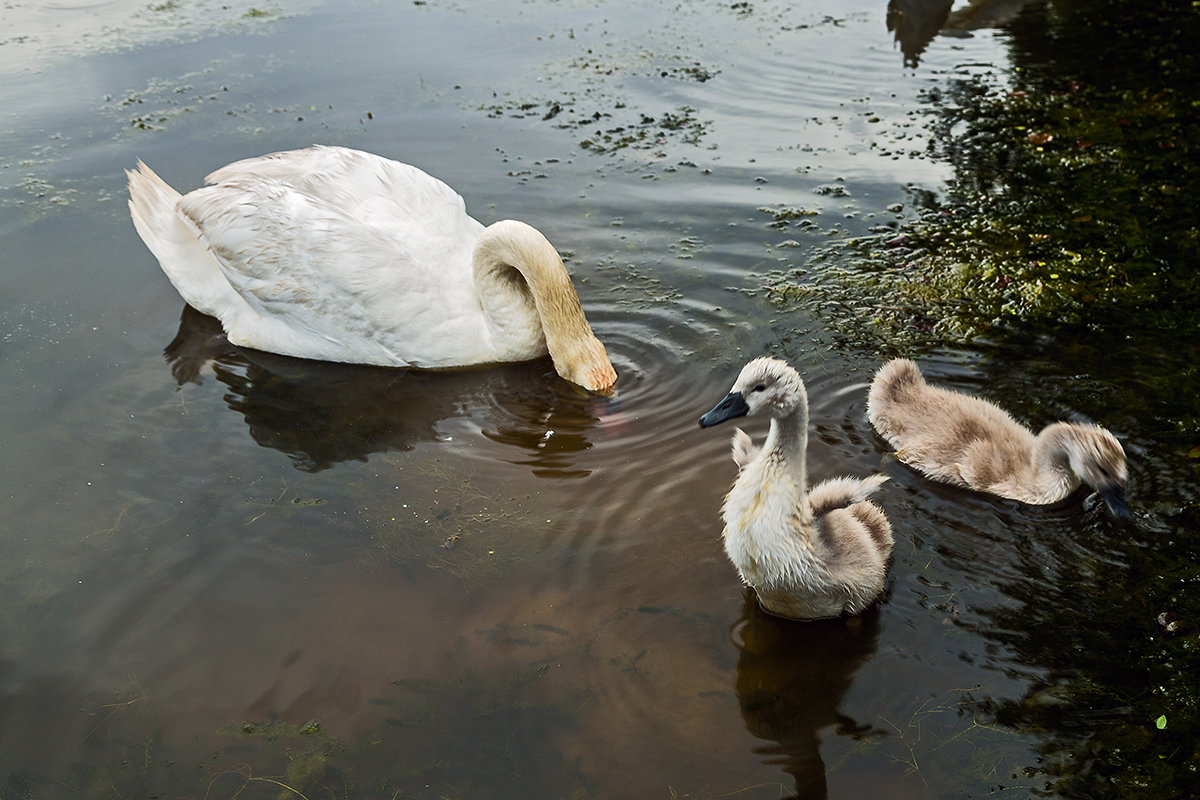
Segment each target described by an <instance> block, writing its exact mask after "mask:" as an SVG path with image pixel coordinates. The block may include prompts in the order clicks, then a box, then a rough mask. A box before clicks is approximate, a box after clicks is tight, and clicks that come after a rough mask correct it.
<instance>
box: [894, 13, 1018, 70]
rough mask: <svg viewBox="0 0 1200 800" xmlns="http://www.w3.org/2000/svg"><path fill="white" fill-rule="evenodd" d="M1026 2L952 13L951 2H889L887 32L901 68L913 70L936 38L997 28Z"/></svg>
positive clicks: (966, 34) (1011, 17) (964, 34)
mask: <svg viewBox="0 0 1200 800" xmlns="http://www.w3.org/2000/svg"><path fill="white" fill-rule="evenodd" d="M1025 2H1026V0H971V2H969V3H967V5H966V6H964V7H962V8H960V9H958V10H956V11H954V12H953V13H951V11H950V7H951V6H952V5H954V0H888V10H887V28H888V30H889V31H891V32H892V33H893V34H894V35H895V38H896V43H897V44H899V45H900V52H901V53H903V54H904V65H905V66H906V67H915V66H917V64H918V63H919V62H920V60H921V54H922V53H924V52H925V48H926V47H927V46H928V45H929V43H930V42H931V41H933V38H934V37H935V36H937V35H938V34H941V35H943V36H969V35H970V31H973V30H980V29H982V28H994V27H998V26H1000V25H1002V24H1004V23H1006V22H1008V21H1009V20H1011V19H1013V18H1014V17H1016V16H1017V14H1019V13H1020V11H1021V7H1022V6H1024V5H1025Z"/></svg>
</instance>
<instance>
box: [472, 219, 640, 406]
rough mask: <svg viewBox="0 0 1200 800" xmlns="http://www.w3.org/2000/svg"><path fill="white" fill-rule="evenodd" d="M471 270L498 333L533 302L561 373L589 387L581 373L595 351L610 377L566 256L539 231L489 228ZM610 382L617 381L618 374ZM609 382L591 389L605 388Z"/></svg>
mask: <svg viewBox="0 0 1200 800" xmlns="http://www.w3.org/2000/svg"><path fill="white" fill-rule="evenodd" d="M472 267H473V269H474V273H475V283H476V286H478V287H479V290H480V292H479V294H480V297H481V299H482V302H483V305H484V311H485V312H486V313H487V316H488V322H489V325H491V326H492V327H493V329H494V330H496V331H497V332H499V333H500V334H501V335H503V333H504V328H505V326H506V325H511V324H513V322H512V321H513V320H527V319H528V316H529V315H528V311H529V306H530V304H531V303H532V305H533V306H534V307H535V308H536V311H537V317H538V319H539V320H540V322H541V328H542V334H543V336H544V337H545V340H546V349H547V350H548V351H549V353H550V358H551V359H553V361H554V367H555V369H556V370H557V371H558V373H559V374H560V375H562V376H563V377H565V378H567V379H568V380H573V381H575V382H576V383H584V385H586V383H585V381H583V380H580V377H579V374H578V373H579V372H580V370H581V369H583V370H585V371H586V369H588V368H589V367H590V364H589V362H595V361H596V360H597V359H596V354H597V350H598V352H599V356H600V358H601V359H602V360H603V365H604V366H606V367H607V369H608V372H609V373H612V366H611V364H610V363H609V361H608V356H607V355H606V354H605V353H604V347H603V345H601V344H600V342H599V341H598V340H597V339H596V337H595V334H593V333H592V328H591V326H590V325H588V321H587V317H585V316H584V313H583V306H582V305H580V303H579V295H578V294H576V292H575V287H574V285H572V283H571V278H570V276H569V275H568V274H567V270H566V268H565V267H564V266H563V263H562V258H560V257H559V255H558V251H557V250H555V249H554V246H553V245H551V244H550V242H549V241H548V240H547V239H546V237H545V236H543V235H542V234H541V233H540V232H539V231H538V230H537V229H535V228H533V227H531V226H529V225H526V224H525V223H523V222H517V221H516V220H501V221H500V222H496V223H493V224H492V225H489V226H488V227H487V228H485V229H484V231H483V233H482V235H481V236H480V238H479V242H478V243H477V244H476V246H475V252H474V257H473V263H472ZM514 312H515V313H514ZM517 324H520V323H517ZM612 379H613V380H615V379H616V375H615V373H612ZM611 383H612V381H609V382H608V384H605V385H604V386H601V387H589V388H607V386H608V385H611Z"/></svg>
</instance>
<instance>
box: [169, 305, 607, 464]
mask: <svg viewBox="0 0 1200 800" xmlns="http://www.w3.org/2000/svg"><path fill="white" fill-rule="evenodd" d="M163 352H164V355H165V356H166V359H167V361H168V363H169V364H170V366H171V373H172V374H173V375H174V376H175V380H176V381H178V382H179V384H180V385H183V384H185V383H189V382H190V383H199V382H200V380H201V375H202V373H203V372H204V370H205V369H206V368H208V367H210V366H211V368H212V370H213V374H214V375H215V376H216V377H217V379H218V380H220V381H221V382H222V383H224V384H225V385H226V386H227V387H229V391H228V393H226V395H225V402H226V403H227V404H228V405H229V407H230V408H232V409H233V410H235V411H238V412H240V413H241V414H242V416H243V417H244V418H245V420H246V424H247V425H248V426H249V428H250V435H251V436H252V437H253V438H254V441H256V442H257V443H258V444H260V445H262V446H263V447H269V448H272V449H275V450H279V451H281V452H283V453H286V454H287V455H288V456H289V457H290V458H291V459H292V461H293V462H294V463H295V465H296V467H297V469H302V470H305V471H307V472H318V471H320V470H323V469H327V468H329V467H331V466H334V465H335V464H338V463H340V462H343V461H349V460H352V459H353V460H366V459H367V457H368V456H369V455H371V454H372V453H379V452H384V451H389V450H410V449H412V448H413V447H414V446H416V445H418V444H420V443H421V442H429V441H434V440H439V439H440V440H444V439H445V438H446V434H445V433H444V432H442V431H439V424H440V423H443V422H445V421H447V420H452V419H460V420H461V419H468V420H470V421H471V427H475V426H477V427H478V428H479V430H480V432H481V433H482V434H483V436H485V437H486V438H487V439H489V440H491V441H494V442H497V443H500V444H503V445H508V446H511V447H513V448H516V449H517V450H518V451H519V454H518V455H516V456H514V457H513V458H511V459H510V460H511V461H512V462H513V463H517V464H525V465H528V466H530V467H531V468H532V470H533V472H534V474H538V475H542V476H545V477H579V476H582V475H586V474H588V470H586V469H583V468H580V467H579V466H578V464H577V460H578V455H579V453H581V452H583V451H585V450H588V449H589V448H591V447H592V440H591V436H592V434H593V432H594V429H595V427H596V426H597V424H598V420H599V417H600V415H601V414H602V413H603V408H604V405H605V403H606V402H607V401H605V400H603V399H598V398H595V397H592V396H589V395H586V394H585V393H584V392H583V391H582V390H580V389H578V388H577V387H575V386H572V385H571V384H568V383H567V382H566V381H563V380H562V379H561V378H559V377H558V376H557V374H556V373H555V372H554V368H553V365H552V364H551V363H550V360H549V359H548V358H545V359H540V360H538V361H532V362H527V363H523V364H505V365H499V366H496V367H491V368H486V369H478V368H477V369H470V370H449V371H437V372H427V371H421V370H405V369H389V368H384V367H370V366H360V365H352V364H334V363H328V362H322V361H308V360H304V359H296V358H290V357H287V356H279V355H274V354H271V353H264V352H260V351H257V350H248V349H244V348H240V347H236V346H234V345H232V344H230V343H229V341H228V340H227V339H226V338H225V336H224V333H223V331H222V329H221V323H220V322H219V321H218V320H216V319H215V318H213V317H210V316H208V315H206V314H202V313H200V312H199V311H196V310H195V309H193V308H192V307H191V306H184V309H183V314H182V315H181V317H180V320H179V332H178V333H177V334H176V336H175V339H174V340H173V341H172V342H171V343H170V344H169V345H167V347H166V349H165V350H164V351H163Z"/></svg>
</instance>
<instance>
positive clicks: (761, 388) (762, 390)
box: [754, 383, 767, 392]
mask: <svg viewBox="0 0 1200 800" xmlns="http://www.w3.org/2000/svg"><path fill="white" fill-rule="evenodd" d="M766 390H767V387H766V386H764V385H762V384H761V383H760V384H759V385H758V386H755V387H754V391H756V392H765V391H766Z"/></svg>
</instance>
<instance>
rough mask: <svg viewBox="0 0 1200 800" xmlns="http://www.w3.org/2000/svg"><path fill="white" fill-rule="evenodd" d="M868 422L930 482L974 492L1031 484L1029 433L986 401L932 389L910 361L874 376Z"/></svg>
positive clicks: (899, 362)
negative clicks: (1013, 482) (932, 479)
mask: <svg viewBox="0 0 1200 800" xmlns="http://www.w3.org/2000/svg"><path fill="white" fill-rule="evenodd" d="M867 418H868V419H869V420H870V422H871V424H872V425H873V426H874V427H875V429H876V430H877V431H879V434H880V435H881V436H883V438H884V439H886V440H887V442H888V443H889V444H891V445H892V446H893V447H895V448H896V450H897V451H898V452H899V454H900V458H901V460H903V461H904V462H905V463H908V464H911V465H912V466H915V467H917V468H919V469H921V470H922V471H924V472H926V473H927V474H929V475H930V476H931V477H935V478H938V479H940V480H945V481H948V482H951V483H955V484H958V485H960V486H971V487H973V488H983V487H987V486H990V485H993V484H995V483H996V482H997V481H1011V480H1013V479H1016V480H1018V481H1024V480H1027V479H1028V473H1029V471H1030V469H1031V463H1030V460H1031V455H1032V449H1033V441H1034V436H1033V433H1031V432H1030V431H1029V429H1028V428H1026V427H1024V426H1023V425H1021V424H1020V423H1018V422H1017V421H1016V420H1014V419H1013V418H1012V417H1011V416H1010V415H1009V414H1008V413H1007V412H1005V411H1004V410H1003V409H1001V408H999V407H998V406H995V405H993V404H991V403H989V402H987V401H986V400H982V399H980V398H978V397H972V396H971V395H967V394H963V393H961V392H955V391H951V390H949V389H943V388H941V387H937V386H930V385H929V384H927V383H926V382H925V378H924V376H922V375H921V372H920V370H919V369H918V368H917V365H916V364H915V363H913V362H912V361H910V360H908V359H906V358H898V359H895V360H893V361H890V362H888V363H887V364H885V365H884V366H883V367H882V368H881V369H880V370H879V372H878V373H877V374H876V376H875V380H874V381H873V382H872V384H871V389H870V392H869V394H868V397H867Z"/></svg>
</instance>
